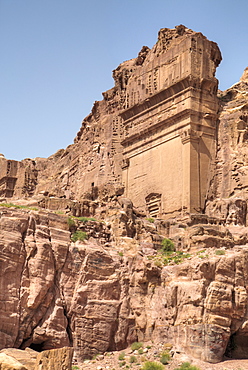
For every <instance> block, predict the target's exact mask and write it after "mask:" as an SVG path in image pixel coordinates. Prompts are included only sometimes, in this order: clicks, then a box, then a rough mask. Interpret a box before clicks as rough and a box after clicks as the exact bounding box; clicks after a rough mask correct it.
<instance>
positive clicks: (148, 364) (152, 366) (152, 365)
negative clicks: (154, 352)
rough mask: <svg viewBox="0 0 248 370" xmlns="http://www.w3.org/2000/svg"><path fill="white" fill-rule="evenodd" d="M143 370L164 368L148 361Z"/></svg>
mask: <svg viewBox="0 0 248 370" xmlns="http://www.w3.org/2000/svg"><path fill="white" fill-rule="evenodd" d="M141 369H142V370H163V369H164V366H163V365H162V364H159V363H158V362H155V361H154V362H153V361H146V362H145V363H144V365H143V367H142V368H141Z"/></svg>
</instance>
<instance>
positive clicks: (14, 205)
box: [0, 203, 38, 211]
mask: <svg viewBox="0 0 248 370" xmlns="http://www.w3.org/2000/svg"><path fill="white" fill-rule="evenodd" d="M0 206H1V207H7V208H11V207H14V208H16V209H29V210H32V211H38V208H36V207H29V206H22V205H20V204H13V203H0Z"/></svg>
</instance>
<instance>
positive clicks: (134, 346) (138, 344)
mask: <svg viewBox="0 0 248 370" xmlns="http://www.w3.org/2000/svg"><path fill="white" fill-rule="evenodd" d="M141 347H143V343H142V342H133V343H132V344H131V350H132V351H137V350H139V349H140V348H141Z"/></svg>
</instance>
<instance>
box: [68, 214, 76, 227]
mask: <svg viewBox="0 0 248 370" xmlns="http://www.w3.org/2000/svg"><path fill="white" fill-rule="evenodd" d="M67 225H68V226H69V230H71V229H73V228H74V227H76V224H75V221H74V220H73V218H71V217H68V218H67Z"/></svg>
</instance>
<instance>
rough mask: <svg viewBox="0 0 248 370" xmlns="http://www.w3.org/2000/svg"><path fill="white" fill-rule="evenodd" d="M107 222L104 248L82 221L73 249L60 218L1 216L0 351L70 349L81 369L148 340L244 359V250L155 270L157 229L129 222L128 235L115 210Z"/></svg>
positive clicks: (5, 212) (4, 212)
mask: <svg viewBox="0 0 248 370" xmlns="http://www.w3.org/2000/svg"><path fill="white" fill-rule="evenodd" d="M115 212H116V211H115ZM116 215H117V214H116V213H115V217H113V218H112V221H111V217H112V216H113V215H112V216H111V215H110V216H109V221H108V223H109V226H107V229H108V230H109V231H110V232H111V235H112V237H111V238H108V241H107V242H106V237H104V233H103V230H102V228H101V227H100V224H102V223H99V222H98V221H89V222H90V224H89V225H88V226H87V228H88V230H89V229H92V230H93V231H94V233H92V237H90V238H89V239H88V240H85V241H84V242H80V241H77V242H75V243H74V242H71V240H70V236H71V232H70V230H69V227H68V223H67V216H65V215H58V214H55V213H46V212H44V211H29V210H15V209H12V208H11V209H10V208H4V207H2V208H1V218H0V225H1V250H2V253H1V268H0V271H1V276H0V284H1V311H0V316H1V320H0V323H1V324H0V328H1V332H0V333H1V335H0V345H1V347H2V348H4V347H16V348H22V349H24V348H27V347H30V348H33V349H35V350H39V351H42V350H47V349H51V348H59V347H63V346H73V347H74V350H75V354H76V357H77V359H78V361H82V360H83V359H85V358H91V357H92V356H93V355H94V354H97V353H100V352H105V351H108V350H115V349H122V348H125V347H126V346H127V345H128V344H130V343H132V342H133V341H135V340H140V341H146V340H153V341H155V342H156V341H161V342H163V341H166V342H171V343H172V344H173V345H174V347H175V348H180V349H181V350H184V351H186V352H188V353H190V354H191V355H193V356H195V357H198V358H201V359H203V360H206V361H210V362H217V361H220V360H221V359H222V356H223V354H224V353H225V351H226V350H227V348H228V347H227V346H228V343H229V344H230V343H233V342H234V343H236V344H238V346H237V347H235V346H234V347H233V348H232V347H231V346H230V348H228V351H229V354H232V355H235V356H241V357H243V356H245V348H246V338H247V331H246V326H247V320H248V319H247V291H246V286H247V284H248V282H247V271H248V266H247V260H248V259H247V256H248V254H247V253H248V249H247V246H240V247H235V249H230V250H227V249H226V248H225V252H223V255H220V256H218V255H215V254H214V252H213V250H214V249H213V248H212V247H211V248H209V251H207V250H206V251H205V252H200V254H199V253H196V254H194V253H192V254H191V255H190V256H188V257H189V258H190V260H189V261H188V262H186V260H185V262H182V263H180V264H179V265H171V266H165V267H163V264H161V263H159V264H158V263H157V262H158V261H157V260H156V259H154V256H156V254H157V251H156V248H157V244H156V242H155V243H154V244H153V243H152V239H156V238H154V237H153V238H152V237H151V236H152V235H154V236H155V235H157V236H158V237H160V238H161V237H163V236H165V233H164V235H163V234H162V233H161V230H162V229H161V225H158V224H157V226H156V225H154V224H152V223H150V225H148V224H149V222H147V221H146V222H145V223H144V221H143V223H142V221H141V220H140V219H137V218H134V219H133V223H134V224H133V227H134V230H135V232H134V235H133V237H127V236H126V235H127V234H126V232H125V233H123V223H125V224H126V225H127V224H128V222H127V220H128V218H129V217H130V215H128V214H126V213H125V211H123V210H122V209H121V208H119V215H120V217H119V227H118V228H117V224H116ZM123 215H125V216H126V218H125V219H126V221H125V222H124V221H123ZM90 225H91V226H90ZM70 227H71V226H70ZM76 227H77V229H78V230H79V229H81V230H85V227H86V226H85V223H84V222H80V221H78V224H77V225H76ZM158 229H159V230H160V233H158V232H157V230H158ZM117 230H119V231H118V232H117ZM126 230H128V226H126ZM165 230H166V228H164V231H165ZM183 230H184V232H185V233H186V231H185V229H184V228H183ZM97 233H98V234H97ZM105 234H106V233H105ZM149 240H150V242H149ZM223 240H224V239H223ZM201 243H202V241H201ZM202 245H203V244H201V246H202ZM211 255H212V257H211V258H210V256H211ZM156 261H157V262H156Z"/></svg>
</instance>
